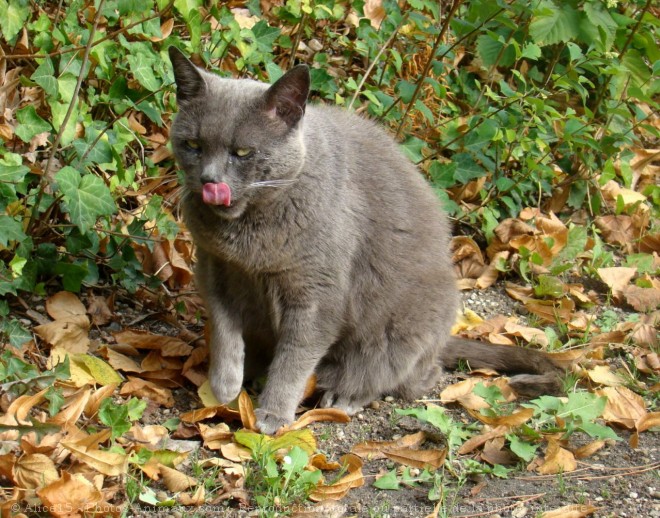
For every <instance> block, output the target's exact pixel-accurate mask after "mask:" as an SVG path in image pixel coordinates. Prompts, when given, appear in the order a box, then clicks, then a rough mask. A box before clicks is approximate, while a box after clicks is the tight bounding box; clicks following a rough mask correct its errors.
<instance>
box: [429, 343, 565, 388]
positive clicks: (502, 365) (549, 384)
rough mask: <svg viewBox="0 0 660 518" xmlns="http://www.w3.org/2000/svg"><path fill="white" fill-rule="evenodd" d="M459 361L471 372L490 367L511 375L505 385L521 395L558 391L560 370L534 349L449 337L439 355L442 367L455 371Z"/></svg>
mask: <svg viewBox="0 0 660 518" xmlns="http://www.w3.org/2000/svg"><path fill="white" fill-rule="evenodd" d="M461 360H462V361H464V362H465V363H466V364H467V365H468V366H469V367H470V368H471V369H483V368H490V369H495V370H496V371H498V372H502V373H506V374H515V376H512V377H511V379H510V380H509V385H510V386H511V388H513V390H515V391H516V392H517V393H518V394H520V395H523V396H528V397H533V396H539V395H541V394H556V393H558V392H559V391H560V388H561V382H560V375H561V373H562V371H561V369H560V368H559V367H558V366H557V365H555V364H554V363H553V362H552V361H551V360H550V359H549V358H548V356H547V355H545V354H544V353H543V352H541V351H536V350H534V349H525V348H523V347H513V346H510V345H498V344H491V343H487V342H479V341H477V340H470V339H467V338H460V337H457V336H452V337H450V338H449V340H448V341H447V345H446V346H445V347H444V349H443V351H442V353H441V361H442V365H443V367H445V368H446V369H455V368H457V367H458V365H459V362H460V361H461Z"/></svg>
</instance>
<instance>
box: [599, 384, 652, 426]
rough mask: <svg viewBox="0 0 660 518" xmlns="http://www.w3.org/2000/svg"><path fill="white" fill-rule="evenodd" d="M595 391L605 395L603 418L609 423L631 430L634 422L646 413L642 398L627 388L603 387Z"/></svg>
mask: <svg viewBox="0 0 660 518" xmlns="http://www.w3.org/2000/svg"><path fill="white" fill-rule="evenodd" d="M595 393H596V394H597V395H598V396H605V397H607V404H606V405H605V410H604V411H603V419H605V421H607V422H609V423H617V424H620V425H621V426H624V427H626V428H628V429H630V430H633V429H635V424H636V423H637V422H638V421H639V420H640V419H641V418H642V417H644V416H645V415H646V405H645V404H644V400H643V399H642V397H641V396H640V395H638V394H635V393H634V392H633V391H632V390H630V389H629V388H626V387H623V386H621V387H605V388H604V389H601V390H597V391H596V392H595Z"/></svg>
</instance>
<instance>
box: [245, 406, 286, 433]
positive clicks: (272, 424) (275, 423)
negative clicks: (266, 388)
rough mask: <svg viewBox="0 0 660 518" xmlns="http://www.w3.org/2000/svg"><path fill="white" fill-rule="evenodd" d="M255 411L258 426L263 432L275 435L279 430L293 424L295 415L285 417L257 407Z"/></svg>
mask: <svg viewBox="0 0 660 518" xmlns="http://www.w3.org/2000/svg"><path fill="white" fill-rule="evenodd" d="M254 413H255V414H256V416H257V428H259V431H260V432H261V433H264V434H266V435H273V434H274V433H275V432H276V431H277V430H279V429H280V428H282V427H283V426H286V425H288V424H291V423H292V422H293V417H291V418H288V417H283V416H280V415H277V414H273V413H272V412H269V411H268V410H266V409H265V408H257V409H256V410H255V411H254Z"/></svg>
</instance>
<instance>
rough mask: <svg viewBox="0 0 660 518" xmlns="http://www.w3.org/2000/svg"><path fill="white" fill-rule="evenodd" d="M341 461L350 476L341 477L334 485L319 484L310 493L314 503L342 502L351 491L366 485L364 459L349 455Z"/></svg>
mask: <svg viewBox="0 0 660 518" xmlns="http://www.w3.org/2000/svg"><path fill="white" fill-rule="evenodd" d="M339 461H340V462H341V464H342V465H343V466H344V467H345V469H346V470H347V471H348V474H346V475H344V476H343V477H341V478H340V479H339V480H337V481H336V482H335V483H334V484H329V485H326V484H323V483H321V484H319V485H318V486H317V487H316V488H315V489H314V490H312V492H311V493H310V495H309V499H310V500H312V501H313V502H321V501H324V500H341V499H342V498H344V496H346V494H347V493H348V492H349V491H350V490H351V489H354V488H357V487H361V486H363V485H364V475H363V474H362V459H361V458H360V457H359V456H357V455H354V454H351V453H348V454H346V455H344V456H342V457H341V458H340V459H339Z"/></svg>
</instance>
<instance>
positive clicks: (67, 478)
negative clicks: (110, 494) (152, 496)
mask: <svg viewBox="0 0 660 518" xmlns="http://www.w3.org/2000/svg"><path fill="white" fill-rule="evenodd" d="M37 495H38V496H39V498H41V502H42V503H43V504H44V505H45V506H46V507H47V508H48V509H49V510H50V512H51V514H52V515H53V516H55V517H56V518H75V517H79V516H94V515H95V514H96V513H95V509H103V516H112V517H115V516H117V517H118V516H120V515H121V509H120V508H119V507H117V506H114V505H112V504H109V503H108V502H105V501H104V500H103V494H102V493H101V491H100V490H99V489H98V488H96V487H95V486H94V484H92V483H91V482H90V481H89V480H87V479H86V478H85V477H84V476H83V475H81V474H74V475H71V474H69V473H67V472H63V473H62V478H60V479H59V480H57V481H55V482H53V483H52V484H49V485H48V486H46V487H44V488H42V489H40V490H38V491H37Z"/></svg>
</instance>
